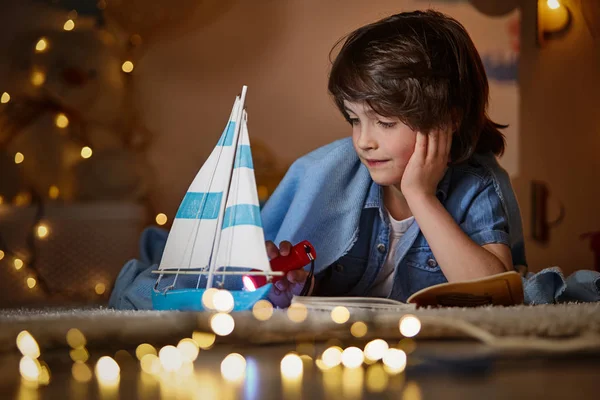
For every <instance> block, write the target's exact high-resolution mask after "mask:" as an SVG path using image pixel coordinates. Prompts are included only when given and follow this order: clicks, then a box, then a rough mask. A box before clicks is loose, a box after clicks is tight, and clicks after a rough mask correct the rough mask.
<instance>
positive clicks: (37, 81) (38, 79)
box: [31, 69, 46, 86]
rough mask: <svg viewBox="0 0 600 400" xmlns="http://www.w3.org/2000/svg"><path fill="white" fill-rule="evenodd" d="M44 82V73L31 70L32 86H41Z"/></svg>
mask: <svg viewBox="0 0 600 400" xmlns="http://www.w3.org/2000/svg"><path fill="white" fill-rule="evenodd" d="M44 82H46V74H45V73H44V72H42V71H39V70H36V69H34V70H33V71H32V72H31V83H32V84H33V85H34V86H41V85H43V84H44Z"/></svg>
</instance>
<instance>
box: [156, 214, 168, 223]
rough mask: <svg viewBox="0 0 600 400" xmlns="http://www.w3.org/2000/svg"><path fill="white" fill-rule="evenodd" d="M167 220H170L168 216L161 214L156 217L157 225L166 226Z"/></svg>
mask: <svg viewBox="0 0 600 400" xmlns="http://www.w3.org/2000/svg"><path fill="white" fill-rule="evenodd" d="M167 219H168V218H167V216H166V214H163V213H159V214H157V215H156V223H157V224H158V225H164V224H166V223H167Z"/></svg>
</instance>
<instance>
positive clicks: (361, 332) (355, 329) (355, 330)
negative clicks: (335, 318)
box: [350, 321, 368, 338]
mask: <svg viewBox="0 0 600 400" xmlns="http://www.w3.org/2000/svg"><path fill="white" fill-rule="evenodd" d="M367 331H368V328H367V324H365V323H364V322H362V321H357V322H355V323H353V324H352V326H351V327H350V333H351V334H352V336H354V337H356V338H361V337H363V336H365V335H366V334H367Z"/></svg>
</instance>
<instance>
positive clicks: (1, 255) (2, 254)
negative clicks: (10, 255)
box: [0, 203, 4, 260]
mask: <svg viewBox="0 0 600 400" xmlns="http://www.w3.org/2000/svg"><path fill="white" fill-rule="evenodd" d="M0 204H2V203H0ZM3 258H4V252H3V251H2V250H0V260H2V259H3Z"/></svg>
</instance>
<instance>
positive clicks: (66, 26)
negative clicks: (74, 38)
mask: <svg viewBox="0 0 600 400" xmlns="http://www.w3.org/2000/svg"><path fill="white" fill-rule="evenodd" d="M74 28H75V22H74V21H73V20H72V19H68V20H67V22H65V24H64V25H63V29H64V30H65V31H72V30H73V29H74Z"/></svg>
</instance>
